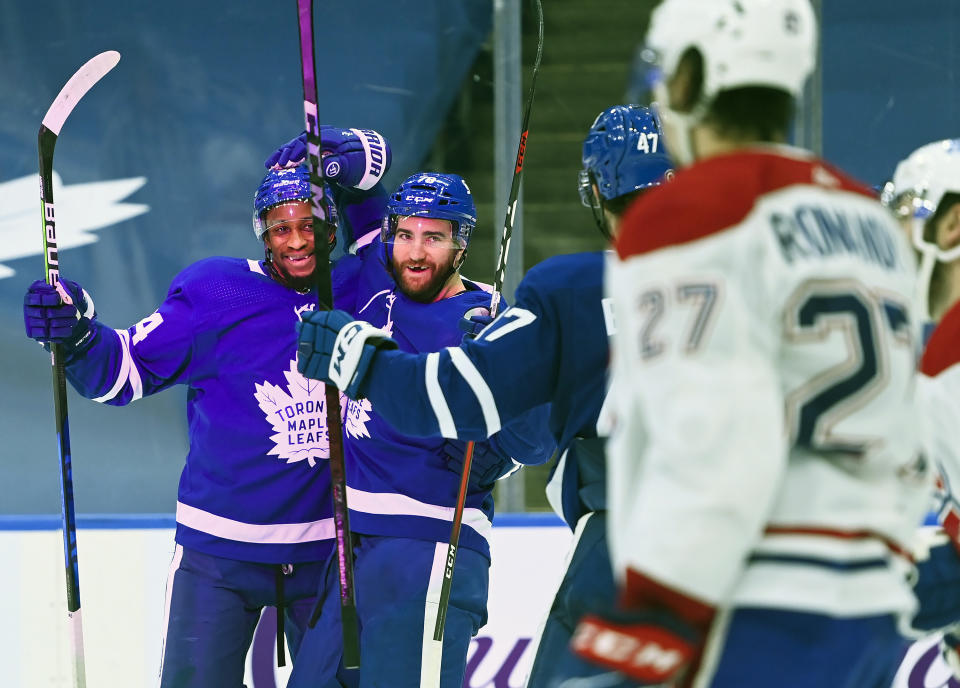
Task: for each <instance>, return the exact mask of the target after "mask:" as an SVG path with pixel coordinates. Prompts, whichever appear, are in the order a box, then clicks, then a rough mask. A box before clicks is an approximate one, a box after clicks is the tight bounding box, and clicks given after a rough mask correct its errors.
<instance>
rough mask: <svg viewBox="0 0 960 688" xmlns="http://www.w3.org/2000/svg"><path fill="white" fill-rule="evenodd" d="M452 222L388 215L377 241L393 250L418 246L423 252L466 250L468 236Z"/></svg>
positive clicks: (457, 224)
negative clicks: (428, 250)
mask: <svg viewBox="0 0 960 688" xmlns="http://www.w3.org/2000/svg"><path fill="white" fill-rule="evenodd" d="M462 229H463V228H462V226H461V224H460V223H459V222H456V221H455V220H447V219H441V218H436V217H430V216H429V215H427V214H426V213H424V214H423V215H421V214H418V213H414V214H413V215H388V216H387V217H385V218H384V220H383V225H382V226H381V230H380V240H381V241H382V242H383V243H384V244H392V245H395V246H413V245H416V244H422V245H423V246H424V247H426V248H435V249H449V250H451V251H461V250H464V249H466V248H467V243H468V242H469V239H470V235H469V232H466V233H465V232H464V231H462Z"/></svg>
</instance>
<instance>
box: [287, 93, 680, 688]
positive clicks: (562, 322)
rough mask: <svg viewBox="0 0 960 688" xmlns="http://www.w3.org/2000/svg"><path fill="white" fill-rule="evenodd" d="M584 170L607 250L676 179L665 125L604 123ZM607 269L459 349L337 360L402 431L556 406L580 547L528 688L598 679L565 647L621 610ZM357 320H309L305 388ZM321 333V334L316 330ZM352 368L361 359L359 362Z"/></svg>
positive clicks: (541, 296)
mask: <svg viewBox="0 0 960 688" xmlns="http://www.w3.org/2000/svg"><path fill="white" fill-rule="evenodd" d="M583 165H584V169H583V171H582V173H581V179H580V193H581V197H582V200H583V202H584V204H585V205H587V206H588V207H590V208H591V210H592V212H593V213H594V216H595V219H596V221H597V224H598V226H599V228H600V230H601V232H602V233H603V234H604V236H605V237H607V238H610V237H611V236H612V235H615V234H616V231H617V227H618V223H619V218H620V215H621V214H622V213H623V212H624V210H625V209H626V207H627V206H628V205H629V203H630V202H631V201H632V200H633V199H634V198H636V197H637V196H638V195H640V194H642V193H644V191H645V190H646V189H649V188H650V187H652V186H656V185H658V184H660V183H661V182H662V181H663V180H664V179H665V178H666V177H667V176H669V175H670V174H671V170H670V167H671V163H670V159H669V156H668V155H667V152H666V150H665V148H664V142H663V140H662V138H661V132H660V126H659V123H658V122H657V120H656V118H655V116H654V115H653V113H652V112H651V111H650V110H649V109H647V108H644V107H640V106H636V105H619V106H615V107H611V108H609V109H607V110H605V111H603V112H601V113H600V114H599V115H598V116H597V118H596V120H595V121H594V123H593V125H592V126H591V127H590V131H589V133H588V135H587V137H586V140H585V141H584V144H583ZM603 260H604V256H603V253H602V252H593V253H581V254H574V255H566V256H557V257H554V258H550V259H548V260H545V261H543V262H542V263H540V264H539V265H537V266H535V267H534V268H532V269H531V270H530V271H529V272H528V273H527V275H526V277H525V278H524V279H523V281H522V282H521V283H520V285H519V287H518V288H517V292H516V294H517V301H516V303H515V304H514V305H513V306H512V307H510V308H507V309H506V310H505V311H504V312H503V313H501V315H500V317H499V318H497V320H496V321H495V322H494V323H493V324H492V325H491V326H490V327H488V328H487V329H485V330H484V331H483V332H482V333H481V334H480V335H479V336H478V337H477V338H476V339H474V340H472V341H468V342H465V343H464V345H463V347H462V348H457V347H452V348H448V349H446V350H443V351H440V352H439V353H431V354H429V355H426V356H424V355H420V356H414V355H411V354H408V353H402V352H400V351H389V350H383V349H374V348H373V347H372V346H371V345H370V344H369V343H365V344H364V345H363V346H362V347H360V348H351V353H350V354H349V355H348V356H345V357H344V358H343V359H342V360H341V361H338V362H339V363H340V364H341V365H343V366H344V369H343V370H341V372H340V376H341V377H340V378H339V380H338V384H340V385H341V388H342V389H345V390H346V392H347V395H348V396H351V397H359V396H363V397H366V398H367V399H369V400H370V402H372V404H373V407H374V408H376V409H378V412H379V413H380V414H381V415H382V416H383V417H384V418H386V419H387V420H388V421H389V422H390V423H391V424H393V425H394V426H395V427H396V428H397V429H398V430H401V431H404V432H411V433H417V434H442V435H444V436H445V437H453V438H460V439H464V438H467V439H481V438H485V437H486V436H487V435H488V434H490V433H492V432H495V431H496V429H497V428H498V427H500V425H501V424H502V423H506V422H507V421H509V420H510V419H512V418H516V417H517V416H518V415H520V414H522V413H524V412H525V411H526V410H527V409H530V408H534V407H537V406H538V405H540V404H543V403H546V402H552V413H551V415H550V419H549V426H550V430H551V433H552V435H553V437H554V439H555V440H556V441H557V443H558V446H559V449H560V451H561V452H562V454H561V458H560V460H559V463H558V465H557V466H556V467H555V469H554V472H553V477H552V479H551V481H550V485H549V486H548V496H549V497H550V498H551V500H550V501H551V503H552V504H553V506H554V508H555V509H556V511H557V513H558V514H560V515H561V517H562V518H564V520H565V521H566V522H567V523H568V524H569V525H570V527H571V528H573V529H575V533H576V536H575V542H574V546H573V551H572V554H571V556H570V559H569V561H570V564H569V567H568V570H567V572H566V575H565V577H564V580H563V582H562V583H561V586H560V589H559V590H558V592H557V594H556V597H555V599H554V602H553V605H552V608H551V609H550V612H549V616H548V618H547V620H546V622H545V626H544V628H543V631H542V633H541V637H540V639H539V643H538V647H537V652H536V656H535V659H534V665H533V668H532V671H531V675H530V679H529V683H528V685H529V686H530V687H531V688H534V687H543V686H553V685H557V684H558V683H559V682H560V681H562V680H563V679H564V678H566V677H568V676H574V675H579V676H582V675H585V674H587V673H599V671H600V670H599V669H597V670H596V671H595V672H593V671H592V669H590V668H588V665H586V664H585V663H584V662H582V661H581V660H579V659H578V658H576V657H575V656H574V655H572V654H571V653H570V652H569V650H568V645H569V641H570V637H571V634H572V631H573V628H574V626H575V625H576V622H577V620H578V618H579V616H580V614H582V613H583V611H584V610H585V609H588V608H590V606H591V605H592V604H595V603H599V602H609V603H612V601H613V597H614V594H615V586H614V582H613V576H612V573H611V570H610V565H609V558H608V556H607V552H606V537H605V524H606V514H605V510H606V499H605V492H606V490H605V485H604V480H605V474H606V471H605V465H604V453H603V441H602V439H601V438H599V437H598V434H597V419H598V416H599V414H600V409H601V406H602V403H603V398H604V395H605V392H606V367H607V357H608V354H607V337H608V335H609V334H610V333H611V332H612V330H613V328H614V323H613V321H612V319H611V317H610V311H609V306H608V304H607V299H604V298H603ZM478 319H479V318H478ZM349 320H350V318H348V317H347V316H346V315H345V314H339V315H337V314H313V315H310V316H308V318H307V320H306V321H305V324H304V326H303V327H304V335H302V336H301V346H302V347H304V348H303V349H302V353H301V358H300V360H301V361H303V364H304V365H308V366H311V368H310V372H309V373H308V374H309V375H315V376H317V377H319V378H321V379H329V372H328V371H329V370H330V368H329V365H328V363H329V354H330V349H331V348H332V345H333V341H334V338H335V337H336V336H337V330H339V325H341V324H343V323H344V322H345V321H349ZM314 323H315V324H316V329H308V328H310V326H311V325H313V324H314ZM351 327H353V328H358V330H359V332H363V331H364V327H363V326H361V325H357V324H353V325H351ZM345 331H346V330H345ZM361 336H362V335H361ZM352 346H353V347H356V345H352ZM314 347H315V348H314ZM401 348H402V349H405V350H406V351H410V349H409V348H405V347H401ZM308 355H309V356H310V358H308V357H307V356H308ZM350 356H359V359H358V360H355V361H354V362H353V363H350V362H349V361H350ZM314 358H316V359H317V360H316V361H314ZM350 366H352V369H351V368H350ZM398 386H399V387H401V388H403V389H404V390H406V391H405V393H404V394H403V395H401V396H397V395H396V394H395V393H393V392H391V389H393V390H395V389H396V388H397V387H398ZM611 685H612V684H611Z"/></svg>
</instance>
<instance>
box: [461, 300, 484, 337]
mask: <svg viewBox="0 0 960 688" xmlns="http://www.w3.org/2000/svg"><path fill="white" fill-rule="evenodd" d="M492 322H493V316H492V315H490V310H489V309H487V308H483V307H482V306H480V307H478V308H471V309H470V310H468V311H467V312H466V313H464V314H463V317H462V318H460V322H459V323H458V324H459V325H460V330H461V331H462V332H463V336H464V338H466V339H473V338H475V337H476V336H477V335H478V334H480V333H481V332H482V331H483V328H484V327H486V326H487V325H489V324H490V323H492Z"/></svg>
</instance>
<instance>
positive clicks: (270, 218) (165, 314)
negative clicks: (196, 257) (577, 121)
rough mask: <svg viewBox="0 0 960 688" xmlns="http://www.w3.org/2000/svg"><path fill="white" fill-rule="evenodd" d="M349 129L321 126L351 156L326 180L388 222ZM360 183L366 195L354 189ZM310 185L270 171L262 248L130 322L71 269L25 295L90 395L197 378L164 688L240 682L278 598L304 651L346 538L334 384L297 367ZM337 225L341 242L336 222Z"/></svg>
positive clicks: (211, 263) (352, 212) (109, 395)
mask: <svg viewBox="0 0 960 688" xmlns="http://www.w3.org/2000/svg"><path fill="white" fill-rule="evenodd" d="M347 134H348V135H347V136H344V135H343V133H342V130H339V129H334V130H332V131H326V132H325V133H324V135H322V136H323V138H324V139H325V141H326V142H329V143H330V144H331V146H330V148H329V149H328V150H327V151H325V152H326V153H328V155H331V156H333V157H332V158H328V162H334V161H336V162H338V163H339V166H340V170H339V175H338V176H336V177H334V178H332V179H330V180H329V181H330V182H331V184H330V185H331V187H332V190H333V192H334V194H335V195H337V196H339V197H340V198H339V200H340V201H341V203H342V205H341V210H342V212H341V218H342V219H343V220H344V223H345V229H346V230H347V234H348V235H349V234H353V233H363V232H365V231H367V230H368V229H370V228H372V227H377V226H379V224H380V219H381V217H382V208H383V198H384V196H385V194H384V193H383V192H382V191H381V190H380V187H376V186H374V184H375V182H374V183H373V184H370V181H371V180H370V179H369V178H368V176H367V175H366V174H365V171H366V170H367V169H369V168H370V165H369V164H368V163H369V161H367V160H366V158H365V153H364V149H363V147H362V146H357V145H354V142H352V141H351V140H350V136H351V135H350V132H349V131H348V132H347ZM361 180H364V181H363V184H364V185H365V186H367V187H368V188H369V187H371V186H373V189H371V190H369V192H368V193H369V195H368V194H367V192H363V191H362V190H360V189H358V188H353V186H354V185H357V184H360V183H361ZM337 182H339V183H337ZM309 194H310V191H309V177H308V175H307V174H306V172H305V170H303V169H287V170H271V171H270V172H268V173H267V174H266V176H265V177H264V179H263V182H262V183H261V185H260V187H259V189H258V190H257V194H256V197H255V200H254V209H255V213H254V231H255V234H256V237H257V239H258V240H259V241H261V242H262V245H263V248H264V251H265V258H264V259H263V260H248V259H240V258H226V257H215V258H207V259H204V260H201V261H199V262H197V263H194V264H193V265H191V266H189V267H187V268H186V269H184V270H183V271H182V272H181V273H180V274H179V275H177V276H176V277H175V278H174V280H173V283H172V284H171V286H170V289H169V292H168V293H167V296H166V298H165V299H164V301H163V303H162V304H161V305H160V307H159V308H158V309H157V310H156V311H155V312H154V313H152V314H150V315H148V316H147V317H146V318H144V319H143V320H141V321H140V322H138V323H136V324H135V325H133V326H132V327H130V328H128V329H121V330H113V329H111V328H109V327H107V326H106V325H104V324H103V323H101V322H100V321H99V320H98V319H97V318H96V313H95V310H94V306H93V300H92V298H91V297H90V295H89V294H88V293H87V292H86V291H84V290H83V289H82V288H81V287H80V286H79V285H78V284H76V283H75V282H71V281H69V280H66V279H63V280H61V282H60V284H61V287H60V288H59V289H58V290H54V289H53V288H52V287H50V286H48V285H47V284H46V283H45V282H42V281H38V282H35V283H33V284H32V285H31V286H30V288H29V289H28V291H27V294H26V296H25V299H24V319H25V325H26V330H27V335H28V336H29V337H32V338H34V339H36V340H38V341H41V342H59V343H61V344H63V345H64V348H65V353H66V356H65V362H66V374H67V377H68V379H69V380H70V382H71V384H72V385H73V386H74V388H75V389H76V390H77V391H78V392H79V393H80V394H82V395H83V396H85V397H87V398H90V399H94V400H95V401H98V402H101V403H106V404H111V405H124V404H127V403H130V402H132V401H136V400H137V399H139V398H141V397H142V396H145V395H149V394H154V393H157V392H160V391H162V390H164V389H167V388H168V387H172V386H174V385H184V386H185V387H187V422H188V431H189V453H188V455H187V457H186V464H185V466H184V468H183V472H182V474H181V478H180V486H179V491H178V496H177V506H176V521H177V526H176V543H177V544H176V548H175V554H174V558H173V561H172V563H171V568H170V578H169V582H168V585H167V601H166V611H165V615H164V629H163V638H164V649H163V653H162V667H161V680H160V685H161V686H164V687H173V686H176V687H177V688H183V687H185V686H196V687H197V688H201V687H202V688H209V687H211V686H223V687H225V688H236V687H237V686H240V685H241V684H242V683H243V674H244V660H245V657H246V654H247V650H248V648H249V646H250V642H251V640H252V637H253V632H254V628H255V626H256V623H257V621H258V619H259V617H260V611H261V609H262V608H263V607H264V606H266V605H272V606H277V607H278V608H279V609H281V610H284V611H285V612H286V614H282V613H281V614H279V615H278V620H279V624H278V625H279V626H280V628H281V629H282V628H283V626H284V623H283V622H284V620H285V619H286V620H287V621H288V622H289V623H287V624H286V629H287V637H288V640H289V642H290V649H291V653H293V652H295V651H296V649H297V646H298V644H299V638H300V635H301V633H302V631H303V628H304V626H305V623H306V620H307V618H308V617H309V614H310V611H311V609H312V608H313V605H314V597H315V596H316V593H317V586H318V583H319V581H320V580H322V578H323V571H324V568H323V567H324V562H325V560H326V559H327V556H328V554H329V553H330V552H331V551H332V550H333V541H332V539H331V538H332V537H333V522H332V509H331V497H330V477H329V471H328V470H327V468H326V459H327V457H328V445H327V437H326V430H325V423H324V410H323V405H324V395H323V388H322V385H318V384H316V383H315V382H314V381H312V380H307V379H306V378H304V377H303V376H302V375H300V374H299V372H298V371H297V368H296V337H295V335H294V334H293V324H294V323H295V322H297V321H298V320H299V319H300V317H301V316H302V314H303V313H304V312H307V311H309V310H311V309H313V308H314V307H315V303H316V293H315V290H313V292H311V288H312V285H313V283H314V277H313V273H314V270H315V267H316V266H315V259H314V253H313V233H312V217H311V214H310V210H309V203H308V199H309V197H310V196H309ZM377 196H379V198H380V201H379V203H378V202H377V200H376V199H377ZM371 198H372V199H373V202H372V203H371V202H370V199H371ZM304 206H306V212H304V210H303V208H304ZM327 210H328V212H329V213H331V214H330V215H329V216H330V217H335V216H336V215H335V212H334V211H335V209H334V208H333V207H328V209H327ZM328 229H329V237H330V240H331V241H333V239H334V237H335V234H334V233H335V231H336V226H335V225H332V224H331V225H329V226H328ZM346 430H347V432H355V433H362V432H364V422H363V421H362V420H360V419H357V420H355V421H353V420H352V419H348V420H347V423H346ZM335 637H339V636H335ZM334 642H335V641H334Z"/></svg>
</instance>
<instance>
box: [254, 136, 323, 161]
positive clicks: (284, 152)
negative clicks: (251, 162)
mask: <svg viewBox="0 0 960 688" xmlns="http://www.w3.org/2000/svg"><path fill="white" fill-rule="evenodd" d="M320 131H321V134H320V135H321V136H323V133H322V132H323V129H322V128H321V130H320ZM306 159H307V132H303V133H301V134H300V135H299V136H297V137H296V138H293V139H290V140H289V141H287V142H286V143H285V144H283V145H282V146H280V147H279V148H278V149H277V150H275V151H273V153H271V154H270V157H269V158H267V159H266V160H264V161H263V166H264V167H266V168H267V169H268V170H269V169H271V168H275V169H278V170H279V169H283V168H285V167H296V166H297V165H299V164H300V163H302V162H303V161H304V160H306Z"/></svg>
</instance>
